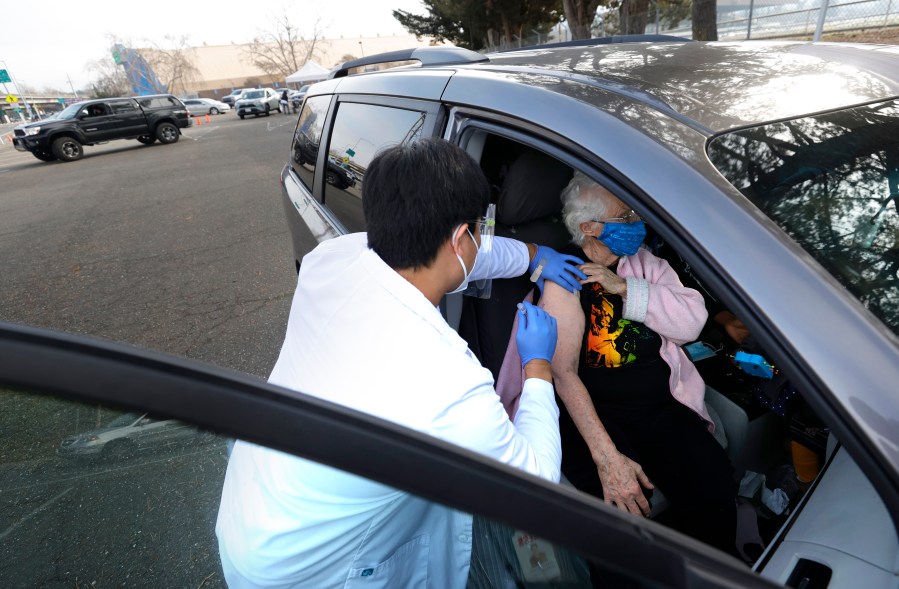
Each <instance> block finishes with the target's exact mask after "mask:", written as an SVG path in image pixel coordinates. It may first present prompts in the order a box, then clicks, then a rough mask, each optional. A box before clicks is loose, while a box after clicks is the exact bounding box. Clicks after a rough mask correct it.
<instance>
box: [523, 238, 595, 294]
mask: <svg viewBox="0 0 899 589" xmlns="http://www.w3.org/2000/svg"><path fill="white" fill-rule="evenodd" d="M583 263H584V261H583V260H582V259H580V258H578V257H577V256H569V255H565V254H560V253H559V252H557V251H556V250H554V249H553V248H551V247H546V246H545V245H538V246H537V253H536V254H535V255H534V260H533V261H532V262H531V263H530V264H529V265H528V272H529V273H530V274H531V280H532V281H533V282H536V283H537V288H539V289H540V292H541V293H542V292H543V282H544V280H546V279H547V278H548V279H550V280H552V281H553V282H555V283H556V284H558V285H559V286H561V287H562V288H564V289H565V290H567V291H568V292H577V291H579V290H581V283H580V282H578V280H586V279H587V275H586V274H584V273H583V272H581V270H580V269H579V268H578V266H580V265H581V264H583ZM538 270H539V271H538ZM535 274H536V277H535Z"/></svg>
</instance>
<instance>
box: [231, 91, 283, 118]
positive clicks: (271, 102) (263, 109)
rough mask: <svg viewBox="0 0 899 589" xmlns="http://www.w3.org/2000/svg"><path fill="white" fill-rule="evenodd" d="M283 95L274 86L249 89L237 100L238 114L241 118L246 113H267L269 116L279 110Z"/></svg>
mask: <svg viewBox="0 0 899 589" xmlns="http://www.w3.org/2000/svg"><path fill="white" fill-rule="evenodd" d="M280 100H281V95H280V94H279V93H278V92H275V90H273V89H272V88H257V89H255V90H249V91H247V92H244V93H243V94H241V95H240V97H239V98H238V99H237V100H236V101H235V103H234V107H235V108H236V109H237V116H239V117H240V118H241V119H242V118H244V117H245V116H246V115H256V116H257V117H258V116H259V115H263V114H264V115H265V116H268V115H270V114H271V112H272V111H275V112H277V111H278V103H279V102H280Z"/></svg>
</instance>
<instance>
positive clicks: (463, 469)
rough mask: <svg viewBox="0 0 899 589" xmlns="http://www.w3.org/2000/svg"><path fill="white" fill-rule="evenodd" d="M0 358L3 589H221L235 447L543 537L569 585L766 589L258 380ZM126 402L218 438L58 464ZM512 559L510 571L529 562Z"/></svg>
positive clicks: (656, 533)
mask: <svg viewBox="0 0 899 589" xmlns="http://www.w3.org/2000/svg"><path fill="white" fill-rule="evenodd" d="M0 357H2V358H4V359H5V360H6V361H4V362H2V363H0V403H2V406H3V412H2V413H0V416H2V417H0V420H2V423H3V428H0V432H2V433H0V435H2V436H3V438H4V439H3V445H2V451H0V452H2V459H0V490H2V493H0V529H2V531H0V553H2V554H3V559H2V561H0V579H2V580H4V581H5V585H6V586H46V587H56V586H60V587H63V586H65V587H70V586H78V585H79V584H87V585H95V586H119V585H125V584H128V585H130V584H132V583H133V584H135V585H137V586H153V587H159V586H178V587H186V586H191V587H192V586H203V587H223V586H224V583H223V581H222V573H221V569H220V568H219V564H218V556H217V548H216V541H215V537H214V535H213V527H214V521H215V517H216V512H217V509H218V498H219V493H220V490H221V483H222V477H223V476H224V469H225V466H226V463H227V452H228V450H227V448H228V438H230V437H238V438H240V439H243V440H250V441H253V442H255V443H258V444H262V445H266V446H269V447H272V448H275V449H278V450H281V451H284V452H288V453H292V454H295V455H297V456H303V457H306V458H307V459H310V460H314V461H317V462H321V463H324V464H328V465H330V466H332V467H334V468H338V469H341V470H344V471H346V472H350V473H355V474H357V475H359V476H363V477H370V478H372V479H374V480H376V481H378V482H380V483H383V484H387V485H390V486H393V487H396V488H398V489H403V490H407V491H408V492H411V493H413V494H416V495H418V496H419V497H422V498H426V499H427V500H430V501H437V502H440V503H443V504H445V505H448V506H451V507H454V508H456V509H462V510H465V511H468V512H471V513H475V514H478V516H479V517H483V518H484V520H485V521H489V522H494V523H496V525H500V524H499V522H508V524H509V525H511V526H512V528H514V529H517V530H519V531H520V532H519V533H517V534H516V535H515V536H510V538H509V542H512V541H513V538H523V537H528V538H539V539H542V540H541V542H542V543H541V546H543V547H544V548H542V550H544V551H547V550H552V551H553V552H554V553H556V554H560V555H561V554H563V553H565V554H567V553H568V551H569V550H574V551H576V552H577V553H578V554H580V555H581V556H580V557H578V558H585V559H586V560H588V561H589V562H590V563H591V565H590V566H591V569H590V575H591V576H592V579H593V581H590V582H586V584H582V585H580V586H587V587H590V586H596V587H605V586H617V587H622V586H649V587H688V586H690V587H693V586H703V587H738V586H739V587H771V586H772V585H770V584H769V583H767V582H765V581H764V580H763V579H761V578H760V577H758V576H757V575H755V574H753V573H751V572H750V571H748V570H747V569H746V568H745V567H744V566H742V565H741V564H739V563H737V562H736V561H734V560H732V559H730V558H729V557H726V556H724V555H723V554H720V553H717V552H715V551H711V550H709V549H707V548H706V547H704V546H702V545H700V544H697V543H695V542H691V541H690V540H687V539H684V538H683V537H681V536H679V535H678V534H676V533H674V532H671V531H669V530H666V529H664V528H662V527H660V526H658V525H656V524H654V523H653V522H648V521H643V520H635V519H630V518H629V517H628V516H624V515H622V514H621V513H619V512H617V511H615V510H612V509H610V508H608V507H606V506H604V505H603V504H602V503H601V502H599V501H597V500H595V499H592V498H590V497H587V496H585V495H582V494H580V493H577V492H575V491H573V490H571V489H569V488H566V487H562V486H559V485H554V484H551V483H548V482H546V481H543V480H541V479H538V478H536V477H532V476H530V475H526V474H523V473H521V472H519V471H516V470H513V469H510V468H507V467H504V466H503V465H501V464H498V463H494V462H492V461H490V460H488V459H485V458H483V457H480V456H478V455H475V454H473V453H471V452H468V451H465V450H462V449H460V448H457V447H454V446H452V445H450V444H447V443H444V442H441V441H439V440H435V439H433V438H430V437H428V436H426V435H423V434H421V433H417V432H414V431H410V430H406V429H405V428H402V427H399V426H396V425H393V424H390V423H388V422H384V421H382V420H378V419H375V418H372V417H369V416H366V415H363V414H359V413H357V412H355V411H352V410H349V409H346V408H342V407H339V406H335V405H332V404H330V403H327V402H324V401H322V400H320V399H315V398H312V397H309V396H306V395H303V394H302V393H299V392H296V391H289V390H285V389H280V388H277V387H273V386H270V385H267V384H265V383H261V382H260V381H259V380H258V379H257V378H255V377H250V376H247V375H242V374H238V373H235V372H230V371H226V370H221V369H216V368H214V367H210V366H204V365H201V364H197V363H194V362H191V361H188V360H184V359H178V358H174V357H167V356H164V355H161V354H157V353H153V352H148V351H143V350H138V349H135V348H128V347H125V346H120V345H117V344H113V343H109V342H100V341H96V340H89V339H87V338H81V337H75V336H69V335H64V334H59V333H53V332H48V331H44V330H37V329H32V328H28V327H24V326H17V325H11V324H0ZM51 367H52V369H50V368H51ZM121 405H126V406H128V407H130V408H135V409H136V408H140V409H143V410H146V411H148V412H150V414H151V415H156V416H160V417H161V418H162V419H163V420H165V419H166V418H174V419H178V420H181V421H182V422H185V423H192V424H195V425H197V426H200V427H202V428H205V429H206V430H207V431H211V432H216V433H218V434H220V436H221V437H218V438H213V437H212V436H209V437H208V438H207V440H206V443H203V444H201V445H199V446H177V447H175V446H173V447H170V448H166V449H165V450H164V452H162V453H152V454H140V455H138V456H134V455H131V454H128V455H124V456H115V457H111V458H109V459H108V460H106V461H100V462H89V463H87V462H62V461H61V459H57V458H56V457H55V454H54V453H53V451H52V449H53V448H54V447H55V446H56V445H57V444H58V440H59V439H60V438H61V437H62V436H63V435H64V434H67V433H71V431H72V430H73V429H78V428H82V429H83V428H84V426H85V424H86V423H94V422H97V421H101V420H103V419H105V418H106V417H108V416H110V415H112V414H114V413H115V412H116V411H117V410H118V409H117V408H118V407H120V406H121ZM298 432H302V435H297V434H298ZM512 528H508V529H510V530H511V529H512ZM503 529H506V528H503ZM507 546H510V545H507ZM510 552H511V553H512V554H513V556H511V557H510V558H511V559H512V560H511V561H510V562H511V563H512V565H514V568H517V567H519V566H522V563H524V565H523V566H527V564H526V563H527V561H526V560H521V561H519V560H516V559H515V556H514V548H513V549H511V550H510ZM541 558H542V557H541ZM538 562H540V561H538ZM516 563H518V564H516ZM520 573H521V572H520V571H516V572H514V573H513V576H514V575H519V574H520ZM610 584H611V585H610Z"/></svg>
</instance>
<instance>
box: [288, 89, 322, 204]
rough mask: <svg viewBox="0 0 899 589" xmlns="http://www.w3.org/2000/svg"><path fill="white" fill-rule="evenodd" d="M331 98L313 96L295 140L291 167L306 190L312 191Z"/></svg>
mask: <svg viewBox="0 0 899 589" xmlns="http://www.w3.org/2000/svg"><path fill="white" fill-rule="evenodd" d="M330 102H331V97H330V96H313V97H312V98H310V99H308V100H307V101H306V103H305V104H304V105H303V112H301V113H300V118H299V121H298V122H297V129H296V132H295V133H294V138H293V147H292V151H293V155H292V156H291V167H292V168H293V170H294V172H296V174H297V176H298V177H299V178H300V181H301V182H302V183H303V184H305V186H306V188H308V189H309V190H310V191H311V190H312V176H313V173H314V171H315V166H316V164H317V162H318V146H319V144H320V143H321V139H322V129H323V128H324V125H325V116H326V115H327V114H328V105H329V104H330Z"/></svg>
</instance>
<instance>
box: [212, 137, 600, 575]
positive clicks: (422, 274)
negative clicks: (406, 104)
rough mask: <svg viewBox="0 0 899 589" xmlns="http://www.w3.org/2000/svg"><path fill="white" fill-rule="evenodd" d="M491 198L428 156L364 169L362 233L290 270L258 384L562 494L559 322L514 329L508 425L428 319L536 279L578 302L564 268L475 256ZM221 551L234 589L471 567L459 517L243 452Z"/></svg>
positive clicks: (441, 145)
mask: <svg viewBox="0 0 899 589" xmlns="http://www.w3.org/2000/svg"><path fill="white" fill-rule="evenodd" d="M489 194H490V189H489V185H488V183H487V180H486V178H485V177H484V176H483V173H482V172H481V170H480V168H479V167H478V165H477V163H476V162H474V160H472V159H471V158H470V157H469V156H468V155H467V154H466V153H465V152H464V151H462V150H461V149H460V148H458V147H456V146H454V145H452V144H450V143H448V142H446V141H443V140H440V139H427V140H424V141H420V142H417V143H412V144H406V145H401V146H397V147H393V148H391V149H388V150H385V151H384V152H382V153H381V154H380V155H379V156H378V157H376V158H375V159H374V160H373V161H372V162H371V165H370V166H369V168H368V170H367V172H366V176H365V183H364V188H363V198H362V202H363V212H364V215H365V220H366V225H367V233H359V234H351V235H346V236H342V237H338V238H335V239H332V240H330V241H327V242H324V243H322V244H321V245H319V246H318V247H317V248H315V250H314V251H312V252H311V253H309V254H308V255H307V256H306V257H305V258H304V259H303V265H302V268H301V270H300V275H299V282H298V286H297V290H296V293H295V296H294V299H293V305H292V308H291V311H290V319H289V322H288V325H287V335H286V338H285V341H284V345H283V347H282V349H281V353H280V356H279V358H278V361H277V363H276V365H275V368H274V370H273V371H272V374H271V377H270V379H269V380H270V382H272V383H275V384H278V385H281V386H285V387H290V388H292V389H296V390H298V391H302V392H304V393H307V394H310V395H314V396H316V397H320V398H322V399H326V400H328V401H332V402H334V403H339V404H341V405H345V406H347V407H352V408H354V409H357V410H359V411H363V412H365V413H368V414H371V415H374V416H377V417H381V418H383V419H387V420H390V421H392V422H395V423H398V424H400V425H403V426H406V427H409V428H412V429H415V430H418V431H421V432H424V433H427V434H430V435H432V436H435V437H437V438H440V439H443V440H446V441H449V442H451V443H454V444H458V445H459V446H463V447H466V448H469V449H471V450H474V451H476V452H480V453H481V454H484V455H486V456H489V457H491V458H494V459H496V460H498V461H501V462H503V463H506V464H508V465H511V466H513V467H517V468H520V469H522V470H525V471H527V472H529V473H533V474H535V475H538V476H541V477H543V478H546V479H549V480H552V481H558V480H559V476H560V460H561V449H560V442H559V429H558V415H559V410H558V407H557V406H556V403H555V399H554V394H553V387H552V370H551V366H550V360H551V358H552V356H553V352H554V350H555V341H556V327H555V320H554V319H553V318H552V317H550V316H549V315H547V314H546V313H544V312H543V311H542V310H541V309H539V308H537V307H534V306H530V305H528V306H526V307H524V308H523V309H522V310H520V311H519V313H520V314H521V316H520V317H519V324H520V325H521V327H520V328H519V331H518V334H517V343H518V347H519V350H520V351H521V358H522V364H523V366H524V371H525V376H526V380H525V382H524V385H523V391H522V394H521V401H520V405H519V408H518V412H517V413H516V415H515V418H514V421H510V420H509V418H508V416H507V414H506V412H505V410H504V409H503V406H502V405H501V404H500V400H499V398H498V396H497V395H496V393H495V392H494V383H493V379H492V376H491V374H490V372H489V371H488V370H487V369H485V368H483V367H482V366H481V365H480V363H479V362H478V360H477V359H476V358H475V357H474V356H473V354H472V353H471V352H470V351H469V350H468V347H467V345H466V343H465V342H464V341H463V340H462V339H461V338H460V337H459V335H458V334H457V333H456V332H455V331H454V330H453V329H452V328H451V327H450V326H449V325H448V324H447V323H446V321H445V320H444V318H443V316H442V315H441V314H440V311H439V309H438V304H439V302H440V300H441V298H442V297H443V296H444V295H445V294H447V293H449V292H456V291H459V290H460V289H464V288H465V286H466V285H467V284H468V282H469V281H470V280H475V279H479V278H484V277H490V278H503V277H512V276H520V275H522V274H524V273H525V272H526V271H528V270H529V269H530V270H531V271H534V269H535V267H536V266H537V265H538V264H539V265H540V266H541V269H540V271H539V272H538V273H539V274H540V275H541V277H542V278H544V279H549V280H552V281H554V282H557V283H559V284H561V285H562V286H565V287H566V288H569V289H571V290H575V289H579V288H580V285H579V283H578V279H579V278H584V276H583V274H582V273H581V272H580V271H579V270H578V269H577V268H576V267H575V264H577V263H580V260H578V259H577V258H574V257H571V256H562V255H560V254H558V253H556V252H555V251H553V250H551V249H549V248H545V247H543V246H539V247H538V246H535V245H532V244H524V243H521V242H518V241H514V240H509V239H503V238H499V237H497V238H493V239H492V240H491V239H489V237H484V238H483V239H482V237H481V227H482V225H483V220H482V219H483V215H484V213H485V211H486V210H487V206H488V202H489ZM487 241H491V242H492V247H488V243H487ZM481 249H484V250H486V249H489V250H490V251H489V253H488V252H484V253H482V254H481V255H479V250H481ZM298 435H302V434H301V432H298ZM323 443H327V441H326V440H323ZM216 533H217V535H218V539H219V551H220V555H221V560H222V567H223V570H224V573H225V577H226V580H227V582H228V585H229V587H230V588H231V589H245V588H256V587H266V588H278V589H282V588H283V589H286V588H298V587H312V588H315V589H322V588H329V587H355V586H357V584H358V583H362V584H364V586H365V587H367V588H375V587H384V588H387V587H397V588H416V587H433V588H435V589H446V588H454V587H460V588H461V587H464V586H465V584H466V580H467V578H468V571H469V563H470V561H471V557H472V516H471V515H469V514H465V513H461V512H458V511H455V510H452V509H448V508H446V507H443V506H440V505H435V504H433V503H430V502H428V501H425V500H422V499H419V498H417V497H415V496H412V495H409V494H407V493H405V492H403V491H399V490H397V489H393V488H390V487H386V486H384V485H381V484H379V483H375V482H373V481H370V480H366V479H363V478H360V477H357V476H354V475H351V474H347V473H344V472H342V471H339V470H335V469H332V468H330V467H327V466H323V465H320V464H317V463H314V462H310V461H308V460H304V459H300V458H296V457H293V456H289V455H286V454H283V453H280V452H276V451H274V450H269V449H267V448H263V447H260V446H256V445H253V444H250V443H247V442H240V441H239V442H237V443H236V445H235V446H234V449H233V451H232V453H231V457H230V461H229V464H228V471H227V474H226V477H225V483H224V488H223V491H222V499H221V505H220V507H219V515H218V521H217V524H216Z"/></svg>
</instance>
